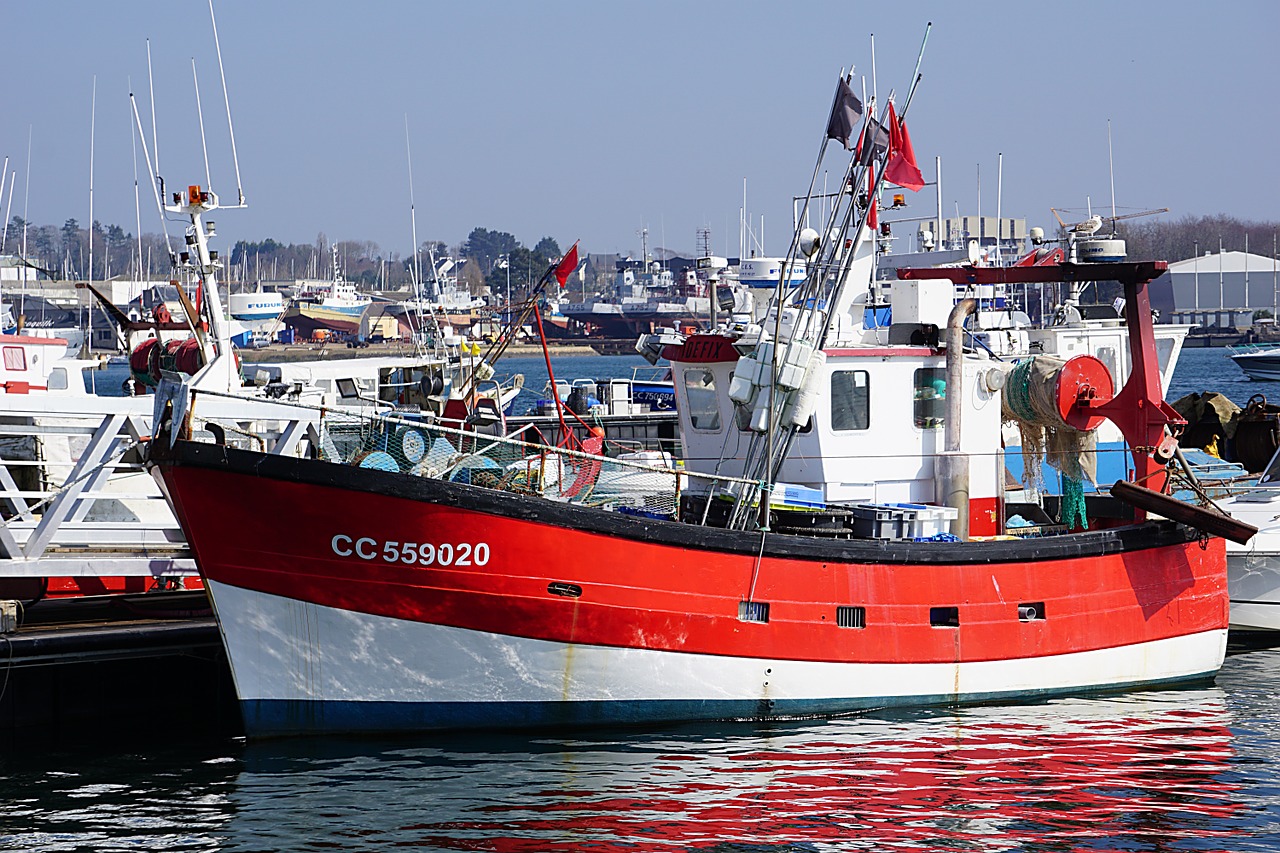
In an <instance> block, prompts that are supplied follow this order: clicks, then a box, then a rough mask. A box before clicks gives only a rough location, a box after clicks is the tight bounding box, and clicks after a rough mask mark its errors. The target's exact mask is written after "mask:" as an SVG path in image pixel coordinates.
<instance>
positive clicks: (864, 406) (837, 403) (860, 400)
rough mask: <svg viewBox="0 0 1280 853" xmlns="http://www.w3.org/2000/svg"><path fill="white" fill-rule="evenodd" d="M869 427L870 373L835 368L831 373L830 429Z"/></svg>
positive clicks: (842, 429)
mask: <svg viewBox="0 0 1280 853" xmlns="http://www.w3.org/2000/svg"><path fill="white" fill-rule="evenodd" d="M870 427H871V374H870V373H868V372H867V371H865V370H837V371H836V372H834V373H832V374H831V429H832V430H834V431H835V432H841V431H845V430H857V429H869V428H870Z"/></svg>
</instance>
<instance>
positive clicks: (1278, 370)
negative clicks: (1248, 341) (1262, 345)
mask: <svg viewBox="0 0 1280 853" xmlns="http://www.w3.org/2000/svg"><path fill="white" fill-rule="evenodd" d="M1231 360H1232V361H1234V362H1235V363H1236V364H1237V365H1239V367H1240V369H1241V370H1243V371H1244V372H1245V375H1247V376H1248V377H1249V378H1250V379H1254V380H1260V381H1264V382H1266V381H1270V382H1274V381H1280V349H1275V348H1273V349H1270V350H1268V351H1266V352H1259V353H1242V354H1238V355H1233V356H1231Z"/></svg>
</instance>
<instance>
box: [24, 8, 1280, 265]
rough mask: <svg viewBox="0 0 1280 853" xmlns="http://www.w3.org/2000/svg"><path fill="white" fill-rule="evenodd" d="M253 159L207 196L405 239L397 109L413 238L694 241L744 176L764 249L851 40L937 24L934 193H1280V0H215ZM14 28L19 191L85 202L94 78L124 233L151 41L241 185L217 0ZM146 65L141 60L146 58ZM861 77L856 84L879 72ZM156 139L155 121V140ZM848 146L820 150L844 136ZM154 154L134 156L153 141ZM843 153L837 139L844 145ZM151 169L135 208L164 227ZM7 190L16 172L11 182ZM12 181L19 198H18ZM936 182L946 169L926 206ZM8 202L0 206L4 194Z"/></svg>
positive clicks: (255, 224)
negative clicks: (642, 236) (645, 236)
mask: <svg viewBox="0 0 1280 853" xmlns="http://www.w3.org/2000/svg"><path fill="white" fill-rule="evenodd" d="M216 9H217V14H218V28H219V35H220V37H221V40H222V51H223V59H224V63H225V66H226V73H227V81H228V85H229V87H230V93H231V109H232V116H233V120H234V122H235V133H236V141H237V143H238V146H239V158H240V170H241V173H242V176H243V183H244V188H245V194H246V196H247V199H248V202H249V205H250V207H249V208H248V209H247V210H244V211H234V212H232V211H227V212H223V213H222V214H221V215H220V216H219V217H218V224H219V232H220V240H221V241H222V242H223V243H224V245H225V246H229V245H230V242H231V241H233V240H236V239H240V238H250V239H261V238H266V237H273V238H275V239H276V240H280V241H283V242H311V241H313V240H314V239H315V238H316V235H317V233H319V232H324V233H325V234H326V236H327V237H328V238H329V239H330V240H343V239H362V240H372V241H375V242H377V243H378V244H379V245H380V246H381V247H382V249H383V251H384V252H386V253H390V252H400V253H401V254H406V253H408V252H409V251H410V247H411V239H410V226H409V189H408V177H407V167H406V156H405V153H406V152H405V117H406V115H407V117H408V124H409V130H410V137H411V142H412V150H413V176H414V186H415V193H416V204H417V231H418V237H419V239H420V240H426V239H439V240H444V241H445V242H447V243H449V244H450V245H453V244H456V243H458V242H460V241H462V240H463V239H465V237H466V235H467V234H468V233H469V232H470V230H471V229H472V228H474V227H477V226H483V227H487V228H491V229H497V230H503V231H509V232H511V233H513V234H515V236H516V237H517V238H519V239H520V240H521V241H522V242H523V243H525V244H526V245H529V246H532V245H533V244H534V243H535V242H537V240H538V239H539V238H540V237H542V236H544V235H547V236H552V237H554V238H556V239H557V240H558V241H559V242H560V244H561V246H562V247H566V248H567V246H568V244H570V243H572V242H573V240H575V239H577V238H581V240H582V248H583V250H584V251H588V252H615V251H619V252H628V251H631V252H638V251H639V237H638V236H637V232H638V231H639V230H640V229H641V228H648V230H649V235H650V238H649V241H650V246H651V247H653V246H660V245H666V246H669V247H670V248H672V249H674V250H681V251H684V252H692V251H693V250H694V248H695V234H696V231H697V229H698V228H700V227H707V228H710V229H711V232H712V242H713V247H714V248H715V250H716V251H717V252H722V251H724V250H726V249H728V250H729V251H730V252H731V253H733V252H736V248H737V245H738V210H739V207H740V206H741V203H742V190H743V179H744V178H745V179H746V181H747V195H748V198H747V202H748V208H749V210H750V212H751V214H752V216H753V219H754V221H755V222H756V223H757V225H758V222H759V217H760V216H761V215H764V217H765V238H766V244H767V245H766V248H767V250H768V251H769V252H770V253H778V252H781V251H783V250H785V248H786V244H787V241H788V239H789V232H790V219H791V197H792V196H793V195H795V194H797V193H802V192H803V191H804V189H805V186H806V184H807V182H808V179H809V175H810V173H811V170H812V168H813V163H814V157H815V155H816V153H817V148H818V144H819V141H820V139H821V137H822V133H823V130H824V128H825V123H826V118H827V111H828V108H829V105H830V101H831V96H832V91H833V88H834V84H835V79H836V76H837V73H838V71H839V69H840V68H841V67H842V66H850V65H856V66H857V70H858V72H859V73H860V74H861V73H866V74H868V75H869V74H870V71H871V50H870V43H871V42H870V37H871V35H872V34H874V36H875V50H876V60H877V72H878V83H879V91H880V93H881V96H882V97H883V96H884V95H885V94H887V92H888V91H889V90H890V89H891V88H894V87H896V88H897V89H898V91H899V93H900V94H901V93H902V92H904V91H905V89H906V87H907V86H908V85H909V83H910V79H909V78H910V74H911V70H912V68H913V66H914V62H915V57H916V52H917V50H918V48H919V46H920V41H921V38H922V36H923V33H924V28H925V24H926V22H928V21H933V24H934V26H933V31H932V34H931V35H930V37H929V44H928V49H927V51H926V54H925V60H924V66H923V69H922V71H923V74H924V79H923V82H922V83H921V85H920V88H919V91H918V93H917V95H916V99H915V101H914V103H913V104H912V105H911V109H910V113H909V116H908V125H909V127H910V129H911V135H912V139H913V142H914V144H915V149H916V153H917V155H918V157H919V159H920V161H921V167H922V169H923V170H924V172H925V176H926V179H932V176H933V163H934V157H935V156H940V157H941V158H942V169H943V191H944V192H943V201H944V211H945V212H946V213H947V214H952V213H954V211H955V209H956V205H957V204H958V205H959V208H960V210H961V212H962V213H973V212H974V211H975V209H976V207H977V201H978V172H979V169H980V170H981V181H982V191H981V192H982V196H981V197H982V207H983V212H984V213H986V214H988V215H994V214H995V212H996V164H997V155H998V154H999V153H1000V152H1003V154H1004V169H1003V204H1002V212H1003V213H1004V215H1006V216H1019V217H1025V218H1026V219H1027V220H1028V224H1030V225H1037V224H1038V225H1042V226H1045V227H1046V228H1047V227H1048V226H1050V225H1051V224H1052V221H1053V220H1052V215H1051V214H1050V211H1049V209H1050V208H1051V207H1056V208H1059V209H1062V208H1070V209H1074V210H1076V211H1079V212H1080V216H1079V218H1080V219H1083V218H1084V208H1085V204H1086V199H1088V198H1091V199H1092V203H1093V205H1094V208H1095V209H1098V208H1105V207H1109V206H1110V188H1109V180H1108V161H1107V121H1108V119H1110V120H1111V123H1112V139H1113V147H1114V162H1115V191H1116V197H1117V203H1118V205H1119V206H1120V207H1122V208H1124V209H1125V210H1127V211H1135V210H1143V209H1149V208H1157V207H1169V208H1171V209H1172V213H1171V214H1168V215H1169V216H1172V217H1179V216H1184V215H1199V214H1215V213H1226V214H1230V215H1234V216H1237V217H1240V218H1243V219H1251V220H1277V219H1280V202H1278V193H1277V190H1278V189H1280V157H1277V156H1276V154H1275V147H1276V140H1277V138H1280V127H1278V124H1280V121H1278V119H1277V111H1276V108H1275V101H1276V88H1277V81H1280V50H1277V44H1276V42H1277V39H1278V38H1280V3H1276V2H1274V0H1252V1H1251V2H1250V1H1246V2H1231V3H1206V2H1185V0H1163V2H1110V3H1100V2H1087V0H1086V1H1085V2H1081V1H1080V0H1077V2H1074V3H1066V4H1064V3H1026V2H1016V3H1015V2H991V3H979V2H944V3H930V2H914V3H890V2H880V3H868V2H856V3H855V2H849V0H844V2H835V3H828V2H807V3H803V4H782V3H761V2H689V0H685V2H672V0H643V2H622V0H584V2H555V0H552V2H519V3H517V2H484V0H476V2H449V3H442V2H391V1H390V0H388V2H373V1H372V0H371V2H359V3H353V2H343V3H336V2H300V0H279V1H278V2H277V1H276V0H272V2H249V0H218V2H217V6H216ZM0 24H3V29H4V31H5V54H4V69H5V74H4V86H3V92H4V96H3V104H2V105H0V106H2V109H0V114H3V116H4V121H3V122H2V123H0V158H3V157H4V156H5V155H8V156H9V158H10V160H9V168H10V169H11V170H13V169H17V172H18V177H17V181H16V184H15V195H16V197H15V198H14V202H13V207H12V213H13V214H15V215H21V214H22V213H23V210H24V204H25V203H26V200H25V189H26V187H25V185H26V169H27V135H28V129H29V128H30V132H31V134H32V140H33V146H32V155H31V163H30V198H29V204H30V209H29V219H30V220H31V221H33V222H35V223H39V224H58V225H60V224H61V223H62V222H63V221H64V220H65V219H67V218H69V217H75V218H76V219H78V220H80V222H81V223H82V224H83V223H84V222H85V220H86V219H87V218H88V206H89V201H88V196H89V151H90V145H89V119H90V95H91V89H92V86H93V79H94V76H95V75H96V77H97V122H96V145H95V165H94V178H95V180H94V184H95V186H94V217H95V218H96V219H99V220H101V221H103V222H106V223H117V224H120V225H121V226H123V227H125V228H126V230H129V231H133V230H135V225H134V223H135V212H134V198H133V162H132V154H131V149H130V141H131V123H132V117H131V115H130V113H129V107H128V100H127V93H128V91H129V88H130V85H132V89H133V91H134V92H135V93H136V94H137V95H138V98H139V108H140V109H141V110H142V112H143V121H144V123H145V124H146V127H147V131H148V136H149V135H150V124H149V117H148V110H149V103H148V91H147V59H146V39H148V38H149V39H150V40H151V53H152V66H153V69H154V77H155V86H156V98H157V113H158V116H159V120H160V152H159V156H160V166H161V171H162V173H163V175H164V177H165V179H166V181H167V182H168V185H169V186H170V187H172V188H177V187H180V186H185V185H187V184H188V183H201V184H203V183H204V165H203V161H202V159H201V154H200V137H199V129H198V125H197V122H196V109H195V99H194V95H193V84H192V75H191V59H192V57H194V58H195V60H196V63H197V66H198V70H199V73H200V85H201V99H202V105H203V108H204V118H205V126H206V132H207V135H208V139H209V146H210V159H211V167H212V173H213V186H214V189H215V190H217V191H218V192H219V194H220V195H221V197H222V199H223V201H224V202H226V201H233V200H234V197H235V177H234V173H233V171H232V168H231V157H230V145H229V143H228V135H227V130H226V117H225V108H224V106H223V102H222V93H221V89H220V86H219V83H218V76H217V62H216V58H215V54H214V48H213V38H212V33H211V29H210V24H209V13H208V7H207V2H204V0H163V2H160V0H135V2H121V3H102V2H80V1H79V0H78V1H77V2H21V3H20V2H16V0H10V2H6V3H5V4H4V5H3V7H0ZM130 80H131V81H132V83H131V84H130ZM869 85H870V83H869V81H868V86H869ZM148 142H149V140H148ZM836 153H837V152H836V150H835V145H834V144H833V146H832V150H831V151H830V154H831V155H835V154H836ZM138 156H139V160H140V158H141V153H140V152H139V155H138ZM828 162H833V160H832V159H831V158H829V160H828ZM140 171H141V172H143V173H144V183H143V185H142V191H143V193H144V197H143V204H144V206H143V210H142V214H143V218H142V224H143V230H144V231H157V230H158V219H157V215H156V212H155V208H154V202H151V201H148V199H147V197H146V195H145V193H147V187H146V184H145V167H140ZM5 192H6V194H7V193H8V186H7V184H6V187H5ZM5 204H6V206H7V205H8V201H7V198H6V201H5ZM934 205H935V202H934V195H933V189H932V188H926V189H925V190H922V191H921V192H920V193H919V195H918V197H916V198H915V199H913V210H912V212H914V213H919V214H925V213H928V212H929V211H931V210H933V208H934ZM2 213H3V211H0V215H2Z"/></svg>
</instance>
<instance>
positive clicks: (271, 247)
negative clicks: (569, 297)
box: [0, 216, 561, 296]
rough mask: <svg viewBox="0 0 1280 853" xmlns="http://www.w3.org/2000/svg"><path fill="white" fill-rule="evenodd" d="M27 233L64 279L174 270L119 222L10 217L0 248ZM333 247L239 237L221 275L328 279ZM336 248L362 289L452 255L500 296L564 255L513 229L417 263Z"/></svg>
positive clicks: (155, 240)
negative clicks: (527, 241)
mask: <svg viewBox="0 0 1280 853" xmlns="http://www.w3.org/2000/svg"><path fill="white" fill-rule="evenodd" d="M24 231H25V235H24ZM24 236H25V239H26V250H25V252H26V257H27V258H28V260H30V261H31V262H32V263H34V264H35V265H36V266H38V267H40V268H42V269H45V270H48V271H50V272H51V273H53V274H54V275H55V276H58V277H61V278H64V279H84V278H86V277H88V276H92V278H93V279H95V280H102V279H105V278H109V277H120V276H124V277H127V278H145V277H151V278H156V277H159V278H164V277H168V276H169V275H170V274H171V269H170V265H169V254H168V249H167V248H166V245H165V240H164V236H163V235H160V234H153V233H152V234H146V233H144V234H143V235H142V239H141V241H139V240H138V239H137V238H136V237H135V236H134V235H133V233H132V232H130V231H128V230H126V229H124V228H121V227H120V226H118V225H103V224H102V223H101V222H97V221H95V222H94V223H93V227H92V228H90V229H85V228H82V227H81V226H80V223H79V222H78V221H77V220H75V219H68V220H67V221H66V222H64V223H63V224H62V226H61V227H60V228H59V227H55V226H52V225H35V224H32V223H28V222H26V221H25V220H23V218H22V217H21V216H14V217H13V218H12V219H11V220H10V221H9V225H8V229H7V231H6V232H4V233H3V235H0V241H2V246H3V248H0V253H2V254H15V255H17V254H22V253H23V238H24ZM91 239H92V241H93V243H92V245H93V269H92V270H90V269H89V254H90V253H89V246H90V242H89V241H90V240H91ZM171 240H172V242H173V245H174V250H175V251H177V250H179V249H181V248H182V246H181V242H180V241H181V238H171ZM332 245H334V244H330V243H329V240H328V238H327V237H326V236H325V234H324V233H320V234H317V235H316V239H315V241H314V242H312V243H281V242H279V241H277V240H274V239H272V238H267V239H265V240H260V241H249V240H240V241H238V242H236V243H235V244H234V245H233V246H232V247H231V251H230V253H229V254H224V255H223V261H224V263H225V264H226V267H227V272H226V278H227V279H229V280H230V281H234V282H261V281H292V280H294V279H301V278H309V279H322V280H325V279H328V278H330V277H331V275H332V265H333V257H332V248H331V247H332ZM139 246H141V251H139ZM336 246H337V249H338V262H339V264H340V265H341V267H342V271H343V275H344V276H346V278H347V279H348V280H349V281H352V282H354V283H355V284H356V285H357V286H358V287H360V288H361V289H362V290H375V289H377V290H387V291H396V290H409V289H411V288H412V287H413V282H414V278H415V272H416V273H417V274H420V275H421V278H422V280H423V281H424V282H427V281H430V280H431V278H432V267H431V258H432V257H433V256H434V258H435V259H436V262H437V264H439V263H441V262H442V261H443V260H444V259H445V258H453V259H454V261H455V263H454V266H453V268H452V269H451V270H450V273H449V274H450V275H455V276H457V278H458V281H459V283H460V285H461V286H463V287H465V288H466V289H467V290H469V291H470V292H471V293H473V294H479V293H481V292H482V291H483V288H484V287H485V286H486V285H488V286H490V287H492V288H493V291H494V292H495V293H502V294H504V295H505V293H506V292H507V287H508V283H509V284H510V287H511V291H512V294H513V296H518V295H520V294H524V293H526V292H527V291H528V289H529V288H530V287H531V286H532V285H535V284H536V283H537V282H538V280H539V279H540V278H541V276H542V274H543V273H544V272H545V271H546V269H547V267H548V266H549V265H550V264H551V263H553V262H555V261H556V260H558V259H559V257H560V254H561V251H560V245H559V243H557V242H556V240H555V239H553V238H551V237H543V238H541V239H540V240H538V242H537V243H536V244H535V245H534V247H533V248H532V249H530V248H528V247H526V246H525V245H524V244H522V243H521V242H520V241H519V240H518V239H516V237H515V235H513V234H510V233H508V232H506V231H495V230H490V229H488V228H473V229H472V231H471V233H470V234H469V235H468V237H467V239H466V240H465V241H464V242H462V243H461V244H459V245H457V246H454V247H452V248H450V247H449V246H448V245H447V244H446V243H445V242H443V241H440V240H426V241H424V242H423V243H422V245H421V246H420V248H419V253H418V257H417V266H416V268H415V265H414V258H413V256H412V254H410V255H409V256H404V255H401V254H400V253H399V252H384V251H383V250H382V248H381V247H380V246H379V245H378V244H377V243H375V242H373V241H371V240H339V241H338V242H337V243H336ZM140 255H141V259H139V256H140Z"/></svg>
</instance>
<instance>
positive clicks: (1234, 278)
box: [1151, 252, 1280, 329]
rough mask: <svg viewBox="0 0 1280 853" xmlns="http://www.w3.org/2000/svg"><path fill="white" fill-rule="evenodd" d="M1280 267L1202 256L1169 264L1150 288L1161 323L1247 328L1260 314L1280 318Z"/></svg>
mask: <svg viewBox="0 0 1280 853" xmlns="http://www.w3.org/2000/svg"><path fill="white" fill-rule="evenodd" d="M1278 303H1280V262H1278V261H1277V259H1276V258H1274V257H1268V256H1266V255H1256V254H1252V253H1248V252H1206V253H1205V254H1203V255H1201V256H1200V257H1195V258H1188V259H1187V260H1184V261H1176V262H1174V263H1171V264H1169V271H1168V272H1167V273H1165V274H1164V275H1162V276H1160V278H1158V279H1156V280H1155V281H1154V282H1152V284H1151V304H1152V306H1153V307H1154V308H1156V309H1157V310H1159V311H1160V315H1161V319H1162V320H1165V321H1168V322H1172V323H1189V324H1191V325H1194V326H1209V327H1214V326H1216V327H1218V328H1221V329H1228V328H1240V329H1243V328H1248V327H1249V326H1250V325H1252V324H1253V315H1254V313H1255V312H1257V311H1260V310H1263V309H1265V310H1267V311H1269V312H1271V315H1272V316H1276V315H1277V314H1280V310H1277V307H1278Z"/></svg>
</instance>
